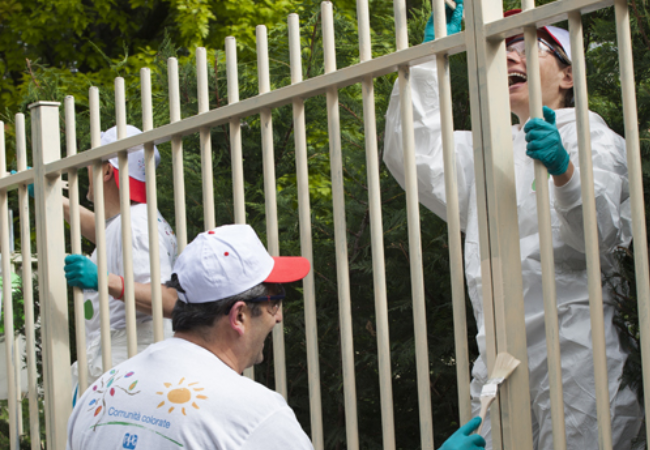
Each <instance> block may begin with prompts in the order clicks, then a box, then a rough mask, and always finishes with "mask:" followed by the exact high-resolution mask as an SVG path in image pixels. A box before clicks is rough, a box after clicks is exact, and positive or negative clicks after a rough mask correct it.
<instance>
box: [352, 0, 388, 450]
mask: <svg viewBox="0 0 650 450" xmlns="http://www.w3.org/2000/svg"><path fill="white" fill-rule="evenodd" d="M357 16H358V22H359V60H360V61H361V62H364V61H370V60H371V59H372V47H371V44H372V42H371V39H370V14H369V9H368V0H357ZM361 95H362V97H363V126H364V131H365V140H366V165H367V171H368V208H369V212H370V241H371V248H372V277H373V287H374V291H375V316H376V329H377V358H378V363H379V396H380V400H381V424H382V427H381V428H382V438H383V444H384V450H395V419H394V414H393V385H392V372H391V363H390V334H389V328H388V301H387V296H386V265H385V261H384V226H383V223H382V216H381V184H380V180H379V173H380V171H379V156H378V150H377V122H376V119H375V86H374V84H373V78H372V77H371V76H369V77H365V78H364V79H363V80H362V81H361Z"/></svg>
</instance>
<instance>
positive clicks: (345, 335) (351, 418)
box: [321, 1, 359, 450]
mask: <svg viewBox="0 0 650 450" xmlns="http://www.w3.org/2000/svg"><path fill="white" fill-rule="evenodd" d="M321 21H322V28H323V53H324V57H325V73H331V72H335V71H336V44H335V41H334V11H333V8H332V3H331V2H329V1H325V2H322V3H321ZM325 98H326V102H327V125H328V136H329V148H330V179H331V183H332V202H333V214H334V246H335V248H336V280H337V283H336V284H337V288H338V297H339V326H340V330H341V358H342V360H343V398H344V405H345V434H346V437H347V442H346V443H347V448H348V449H350V450H357V449H358V448H359V428H358V420H357V387H356V381H355V375H354V340H353V336H352V307H351V305H350V268H349V262H348V240H347V233H348V230H347V226H346V221H345V188H344V186H343V155H342V152H341V122H340V117H339V93H338V91H337V88H336V86H332V87H330V88H329V89H328V90H327V93H326V94H325Z"/></svg>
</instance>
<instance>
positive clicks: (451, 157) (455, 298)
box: [433, 0, 472, 423]
mask: <svg viewBox="0 0 650 450" xmlns="http://www.w3.org/2000/svg"><path fill="white" fill-rule="evenodd" d="M433 17H434V18H435V19H436V23H435V26H434V30H435V34H436V39H439V38H442V37H445V36H446V35H447V25H446V20H445V17H446V15H445V3H444V0H438V1H434V2H433ZM436 65H437V69H438V91H439V93H440V94H439V95H440V119H441V131H442V148H443V159H444V170H445V195H446V199H447V230H448V231H447V234H448V236H449V268H450V271H451V280H452V281H451V294H452V306H453V316H454V341H455V347H456V380H457V383H458V407H459V410H460V421H461V422H462V423H465V422H467V421H468V420H470V419H471V418H472V408H471V403H470V392H469V382H470V370H469V349H468V346H467V315H466V311H465V278H464V272H463V249H462V243H461V236H460V233H461V229H460V207H459V205H458V182H457V181H458V176H457V173H456V148H455V144H454V123H453V111H452V101H451V78H450V73H449V56H448V55H446V54H438V55H436Z"/></svg>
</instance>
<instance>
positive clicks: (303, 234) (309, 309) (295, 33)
mask: <svg viewBox="0 0 650 450" xmlns="http://www.w3.org/2000/svg"><path fill="white" fill-rule="evenodd" d="M288 23H289V58H290V64H291V84H296V83H300V82H301V81H302V61H301V56H300V55H301V50H300V21H299V18H298V15H297V14H289V19H288ZM292 105H293V127H294V133H293V134H294V139H295V145H296V172H297V174H296V175H297V185H298V215H299V221H300V247H301V249H302V256H303V257H305V258H307V259H308V260H309V263H310V264H311V270H310V271H309V274H308V275H307V276H306V277H305V278H304V279H303V282H302V285H303V292H304V297H305V334H306V341H307V372H308V375H307V376H308V379H309V408H310V412H311V440H312V442H313V444H314V449H315V450H323V448H324V440H323V412H322V406H321V391H320V367H319V361H318V324H317V322H316V292H315V287H314V258H313V248H312V239H311V212H310V206H309V171H308V167H307V133H306V129H305V103H304V101H303V99H301V98H298V97H296V98H294V99H293V101H292Z"/></svg>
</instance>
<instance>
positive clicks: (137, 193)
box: [101, 125, 160, 203]
mask: <svg viewBox="0 0 650 450" xmlns="http://www.w3.org/2000/svg"><path fill="white" fill-rule="evenodd" d="M140 133H142V131H140V129H139V128H137V127H134V126H133V125H127V126H126V137H131V136H135V135H136V134H140ZM101 139H102V140H101V144H102V145H106V144H110V143H112V142H115V141H117V127H113V128H109V129H108V130H106V131H104V132H103V133H102V137H101ZM153 150H154V155H155V157H154V160H155V162H156V167H158V164H160V153H159V152H158V148H157V147H156V146H155V145H154V146H153ZM108 161H109V162H110V163H111V165H112V166H113V171H114V172H115V173H114V176H113V178H114V179H115V184H116V185H117V187H118V188H119V187H120V172H119V165H118V159H117V158H111V159H109V160H108ZM145 180H146V177H145V170H144V147H143V146H142V145H138V146H136V147H132V148H130V149H129V197H130V198H131V200H132V201H134V202H138V203H147V189H146V184H145Z"/></svg>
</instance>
